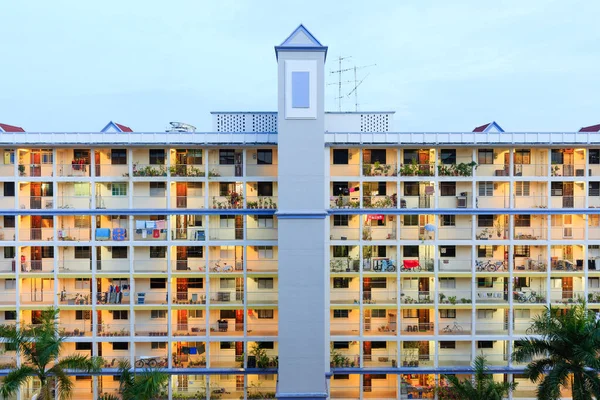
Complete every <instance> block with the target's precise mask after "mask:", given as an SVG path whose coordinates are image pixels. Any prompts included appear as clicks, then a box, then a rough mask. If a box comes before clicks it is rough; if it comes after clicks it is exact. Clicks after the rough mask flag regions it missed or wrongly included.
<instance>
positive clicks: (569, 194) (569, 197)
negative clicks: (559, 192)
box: [563, 182, 575, 208]
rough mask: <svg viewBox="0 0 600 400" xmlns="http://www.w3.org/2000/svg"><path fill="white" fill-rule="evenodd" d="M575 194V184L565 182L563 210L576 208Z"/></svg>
mask: <svg viewBox="0 0 600 400" xmlns="http://www.w3.org/2000/svg"><path fill="white" fill-rule="evenodd" d="M573 194H574V189H573V182H563V208H573V207H574V206H575V204H574V203H575V198H574V197H573Z"/></svg>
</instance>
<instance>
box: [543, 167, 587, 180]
mask: <svg viewBox="0 0 600 400" xmlns="http://www.w3.org/2000/svg"><path fill="white" fill-rule="evenodd" d="M550 175H551V176H566V177H572V176H577V177H584V176H586V173H585V164H552V166H551V167H550Z"/></svg>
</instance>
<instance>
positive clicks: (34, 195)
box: [29, 182, 42, 210]
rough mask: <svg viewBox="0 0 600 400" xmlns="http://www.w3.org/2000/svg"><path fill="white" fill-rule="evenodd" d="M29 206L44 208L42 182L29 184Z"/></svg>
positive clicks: (36, 208) (33, 208) (37, 208)
mask: <svg viewBox="0 0 600 400" xmlns="http://www.w3.org/2000/svg"><path fill="white" fill-rule="evenodd" d="M29 196H30V197H29V208H31V209H32V210H39V209H41V208H42V184H41V183H36V182H32V183H31V184H30V186H29Z"/></svg>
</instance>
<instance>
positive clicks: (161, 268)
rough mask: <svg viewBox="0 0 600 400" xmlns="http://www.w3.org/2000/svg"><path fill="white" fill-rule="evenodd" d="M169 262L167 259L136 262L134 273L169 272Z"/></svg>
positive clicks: (134, 262)
mask: <svg viewBox="0 0 600 400" xmlns="http://www.w3.org/2000/svg"><path fill="white" fill-rule="evenodd" d="M167 268H169V266H168V261H167V260H165V259H160V258H157V259H154V260H134V261H133V272H164V273H166V272H167Z"/></svg>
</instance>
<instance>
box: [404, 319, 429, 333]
mask: <svg viewBox="0 0 600 400" xmlns="http://www.w3.org/2000/svg"><path fill="white" fill-rule="evenodd" d="M434 328H435V324H434V323H433V322H418V321H417V320H416V319H415V321H413V322H409V321H403V322H402V323H401V324H400V329H401V332H402V336H405V335H433V332H434Z"/></svg>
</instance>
